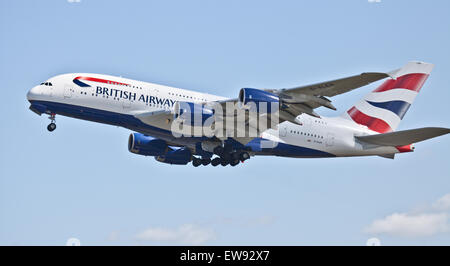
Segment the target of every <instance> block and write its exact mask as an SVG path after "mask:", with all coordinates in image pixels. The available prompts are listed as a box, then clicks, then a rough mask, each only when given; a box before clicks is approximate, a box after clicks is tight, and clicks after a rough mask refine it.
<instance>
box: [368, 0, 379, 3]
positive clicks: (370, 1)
mask: <svg viewBox="0 0 450 266" xmlns="http://www.w3.org/2000/svg"><path fill="white" fill-rule="evenodd" d="M368 1H369V3H381V0H368Z"/></svg>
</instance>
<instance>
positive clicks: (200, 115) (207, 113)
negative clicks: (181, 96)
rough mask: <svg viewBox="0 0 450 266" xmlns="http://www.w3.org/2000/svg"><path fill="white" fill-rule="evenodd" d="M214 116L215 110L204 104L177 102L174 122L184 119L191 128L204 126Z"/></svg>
mask: <svg viewBox="0 0 450 266" xmlns="http://www.w3.org/2000/svg"><path fill="white" fill-rule="evenodd" d="M213 116H214V110H212V109H209V108H207V107H205V106H204V105H202V104H197V103H190V102H176V103H175V106H174V120H175V119H182V121H183V123H184V124H186V125H190V126H202V125H203V124H204V123H205V121H206V120H207V119H208V118H210V117H213Z"/></svg>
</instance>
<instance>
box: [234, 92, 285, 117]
mask: <svg viewBox="0 0 450 266" xmlns="http://www.w3.org/2000/svg"><path fill="white" fill-rule="evenodd" d="M238 100H239V107H240V108H241V109H247V110H250V111H252V112H261V113H271V112H275V111H277V110H278V108H279V104H280V99H279V97H278V95H275V94H273V93H270V92H267V91H264V90H258V89H251V88H243V89H241V90H240V91H239V98H238Z"/></svg>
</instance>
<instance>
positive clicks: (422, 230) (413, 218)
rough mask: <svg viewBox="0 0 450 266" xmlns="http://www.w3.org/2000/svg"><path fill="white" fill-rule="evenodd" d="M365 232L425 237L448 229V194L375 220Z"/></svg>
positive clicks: (449, 229) (449, 217) (449, 211)
mask: <svg viewBox="0 0 450 266" xmlns="http://www.w3.org/2000/svg"><path fill="white" fill-rule="evenodd" d="M365 231H366V232H367V233H371V234H387V235H392V236H400V237H427V236H433V235H436V234H440V233H446V232H449V231H450V194H446V195H444V196H443V197H441V198H440V199H438V200H437V201H436V202H434V203H432V204H429V205H427V206H423V207H421V208H419V209H416V210H413V211H410V212H403V213H393V214H391V215H388V216H386V217H384V218H382V219H378V220H375V221H374V222H373V223H372V224H371V225H369V226H368V227H366V228H365Z"/></svg>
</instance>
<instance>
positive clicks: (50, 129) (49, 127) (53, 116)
mask: <svg viewBox="0 0 450 266" xmlns="http://www.w3.org/2000/svg"><path fill="white" fill-rule="evenodd" d="M48 119H50V121H51V123H50V124H49V125H48V126H47V130H48V131H50V132H52V131H53V130H55V129H56V124H55V114H54V113H51V114H50V116H49V118H48Z"/></svg>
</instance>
